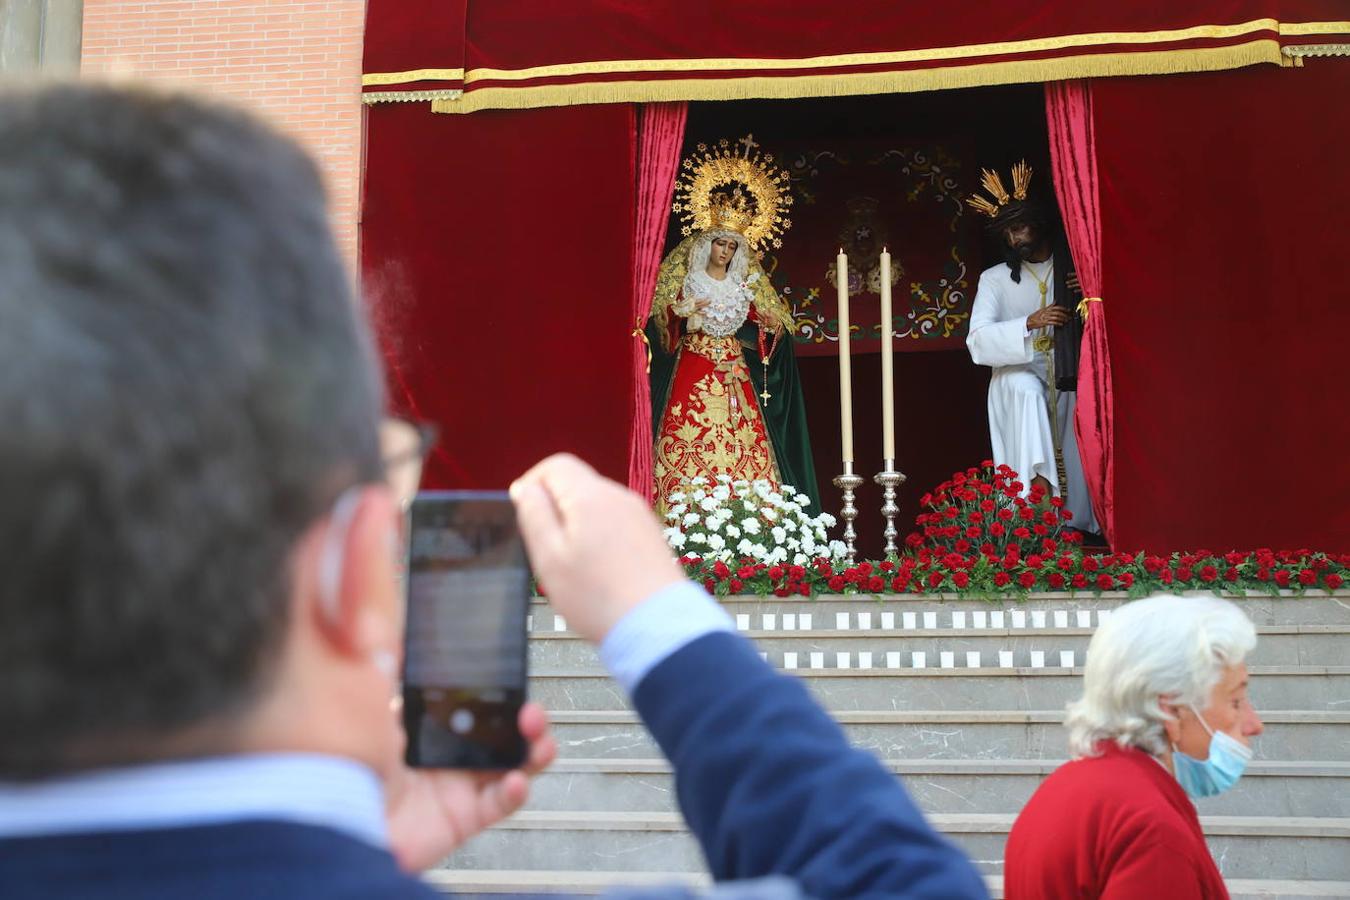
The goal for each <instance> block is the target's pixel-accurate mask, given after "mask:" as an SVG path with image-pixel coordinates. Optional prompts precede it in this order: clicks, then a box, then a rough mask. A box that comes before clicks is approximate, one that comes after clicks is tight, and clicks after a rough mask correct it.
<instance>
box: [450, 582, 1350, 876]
mask: <svg viewBox="0 0 1350 900" xmlns="http://www.w3.org/2000/svg"><path fill="white" fill-rule="evenodd" d="M1122 602H1124V598H1123V597H1122V596H1119V595H1109V594H1108V595H1104V596H1103V597H1100V598H1097V597H1085V598H1080V599H1077V600H1066V599H1065V598H1064V597H1062V596H1040V597H1033V598H1031V599H1029V600H1027V601H1025V602H1021V603H1017V602H1011V601H1010V602H1006V603H1002V604H990V603H984V602H980V601H968V600H967V601H957V600H950V601H946V602H942V601H940V600H938V599H936V598H933V599H924V600H891V599H887V600H884V601H878V600H875V599H872V598H870V597H825V598H819V599H817V600H779V599H777V598H765V599H761V598H754V597H747V598H739V597H738V598H728V599H727V600H726V601H725V605H726V608H727V610H728V612H730V613H731V614H732V616H733V617H734V618H735V620H736V622H737V625H738V627H739V628H740V629H741V631H742V633H744V634H745V635H746V636H747V637H749V638H751V639H753V640H754V641H755V642H756V643H757V644H758V645H759V647H760V650H761V652H762V653H763V654H764V655H765V657H766V659H768V661H769V662H770V663H772V664H773V665H775V666H778V667H779V668H782V669H784V670H786V671H790V672H793V673H794V674H796V675H798V676H799V677H801V678H803V679H805V680H806V682H807V683H808V684H809V685H810V687H811V688H812V690H813V691H814V692H815V694H816V696H817V697H819V698H820V699H821V701H822V702H823V703H824V704H825V705H826V706H827V707H828V708H829V709H830V711H831V712H832V713H833V714H834V715H835V717H836V718H837V719H838V720H839V721H840V722H841V723H842V724H843V726H844V728H845V729H846V731H847V732H848V733H849V735H850V737H851V738H852V740H853V741H854V743H855V744H857V745H858V746H861V747H865V748H867V749H869V750H871V751H873V752H874V753H876V755H877V756H878V757H879V758H880V759H881V760H882V761H883V763H884V764H885V765H886V766H887V768H889V769H890V770H891V771H893V772H895V773H896V774H897V776H899V777H901V778H903V779H904V782H905V786H906V788H907V789H908V790H909V792H910V794H911V796H913V797H914V799H915V801H916V802H917V803H918V804H919V805H920V806H921V807H922V808H923V809H924V811H925V812H926V813H927V814H928V816H929V819H930V821H931V822H932V823H933V824H934V826H935V827H937V828H939V829H940V830H941V831H943V832H944V833H946V834H948V835H950V836H951V837H952V838H953V840H955V841H956V842H957V843H958V844H960V845H961V846H962V847H963V848H964V849H965V850H966V852H967V853H968V854H969V855H970V856H971V858H972V859H973V860H974V861H975V862H976V864H977V865H978V866H979V867H980V869H981V870H982V871H984V872H985V873H986V877H987V879H988V881H989V886H990V890H991V892H992V893H993V894H994V895H995V896H1001V893H1002V890H1001V872H1002V858H1003V845H1004V841H1005V840H1006V838H1007V833H1008V829H1009V828H1011V826H1012V823H1013V820H1014V818H1015V817H1016V815H1017V812H1018V810H1019V809H1020V808H1021V806H1022V804H1023V803H1025V801H1026V800H1027V798H1028V797H1030V796H1031V793H1032V792H1033V791H1034V790H1035V789H1036V786H1037V785H1038V784H1039V783H1040V780H1041V779H1042V778H1044V777H1045V776H1046V775H1047V774H1049V773H1050V772H1051V771H1053V770H1054V768H1055V767H1056V766H1057V765H1059V764H1060V763H1061V762H1062V761H1063V760H1064V758H1065V755H1066V750H1065V735H1064V731H1063V728H1062V726H1061V722H1062V720H1063V710H1064V705H1065V703H1067V702H1068V701H1069V700H1071V699H1073V698H1074V697H1076V696H1077V694H1078V691H1079V688H1080V682H1081V676H1082V669H1081V666H1082V665H1083V661H1084V653H1085V650H1086V647H1087V643H1088V640H1089V638H1090V637H1091V634H1092V630H1093V628H1094V627H1095V626H1096V625H1097V624H1098V623H1100V621H1102V619H1103V617H1105V616H1109V615H1110V613H1111V611H1112V610H1113V609H1114V608H1116V607H1117V606H1119V605H1120V604H1121V603H1122ZM1237 602H1238V603H1239V604H1240V605H1241V606H1242V607H1243V608H1244V609H1245V611H1246V612H1247V614H1248V615H1249V616H1250V617H1251V618H1252V620H1253V621H1254V622H1255V623H1256V625H1257V628H1258V631H1259V642H1258V644H1257V649H1256V652H1255V655H1254V656H1253V658H1252V659H1250V660H1248V664H1249V667H1250V670H1251V674H1252V687H1251V694H1252V697H1253V701H1254V702H1255V704H1256V706H1257V709H1258V710H1259V711H1260V713H1261V715H1262V717H1263V719H1264V721H1265V723H1266V733H1265V734H1264V735H1263V736H1262V737H1261V738H1259V739H1258V741H1257V743H1256V759H1255V760H1254V761H1253V763H1252V764H1251V766H1250V768H1249V770H1248V774H1247V775H1246V776H1245V777H1244V778H1243V779H1242V781H1241V782H1240V783H1239V785H1238V787H1237V788H1235V789H1234V790H1233V791H1230V792H1229V793H1228V794H1225V795H1222V796H1220V797H1216V798H1212V799H1210V800H1206V801H1202V802H1201V803H1200V804H1199V809H1200V815H1201V820H1202V823H1203V825H1204V828H1205V832H1206V834H1207V835H1208V836H1209V842H1210V847H1211V849H1212V851H1213V852H1214V856H1215V859H1216V860H1217V861H1218V864H1219V868H1220V870H1221V871H1222V872H1223V874H1224V877H1225V878H1226V879H1227V880H1228V883H1229V888H1230V891H1231V892H1232V894H1233V896H1234V897H1235V898H1237V897H1277V896H1278V897H1287V898H1294V897H1350V592H1343V593H1340V594H1337V595H1335V596H1332V597H1326V596H1320V597H1314V596H1310V597H1304V598H1293V597H1289V598H1278V599H1277V598H1260V599H1256V598H1249V599H1241V600H1238V601H1237ZM531 628H532V640H531V648H530V652H531V666H532V676H531V696H532V697H533V699H536V700H539V701H540V702H542V703H543V704H544V705H545V706H546V707H548V709H549V710H550V712H551V714H552V718H553V722H554V731H555V733H556V735H557V737H558V741H559V744H560V748H561V754H560V759H559V760H558V762H557V763H555V764H554V766H553V767H552V769H550V770H549V772H548V773H546V774H545V775H543V776H542V777H541V778H540V779H539V780H538V782H537V783H536V785H535V788H534V791H533V796H532V799H531V802H530V804H529V806H528V807H527V808H526V809H525V810H524V811H522V812H521V813H518V814H517V815H516V816H515V817H513V818H512V819H511V820H509V821H508V822H506V823H504V824H503V825H501V826H498V827H497V828H495V829H493V830H492V831H490V832H488V833H486V834H484V835H481V836H480V837H478V838H476V839H475V840H474V841H472V842H470V843H469V844H468V845H467V846H466V847H464V848H462V849H461V850H460V851H459V852H458V853H456V854H455V855H453V856H452V857H450V859H448V860H447V861H446V862H445V864H444V866H443V868H441V869H439V870H437V871H436V872H433V873H431V875H430V876H429V877H430V880H431V881H432V883H433V884H435V885H437V886H441V887H444V888H445V889H447V890H454V891H455V892H456V893H458V894H460V895H467V896H471V897H472V896H483V897H490V896H493V895H500V894H502V893H538V894H549V893H574V894H589V893H599V892H600V891H601V890H602V889H603V888H605V887H606V886H612V885H614V884H618V883H624V884H648V883H652V882H661V881H672V880H674V881H681V882H687V883H695V884H697V883H703V882H706V875H705V874H703V861H702V857H701V854H700V851H699V848H698V846H697V844H696V843H695V841H694V840H693V838H692V837H690V836H689V835H688V834H687V833H686V832H685V830H684V826H683V823H682V821H681V819H680V816H679V813H678V812H677V810H676V805H675V797H674V792H673V786H672V778H671V774H670V770H669V767H668V765H667V764H666V762H665V760H664V759H663V758H662V757H661V754H660V753H659V751H658V750H657V749H656V747H655V745H654V743H653V742H652V740H651V739H650V738H649V737H648V736H647V735H646V733H645V731H644V730H643V728H642V726H641V724H640V723H639V722H638V720H637V718H636V717H635V716H634V714H633V713H632V712H631V711H630V710H629V709H628V707H627V704H626V702H625V700H624V698H623V694H622V692H621V691H620V690H619V688H618V687H617V685H615V684H614V683H613V682H612V681H610V680H609V679H608V677H607V676H606V675H605V673H604V671H603V670H602V669H601V668H600V666H599V663H598V662H597V660H596V657H595V653H594V651H593V650H592V649H591V648H590V647H588V646H587V645H586V644H585V643H583V642H582V641H581V640H580V639H579V638H577V637H576V636H575V635H574V634H572V633H570V632H569V631H567V628H566V623H565V622H563V621H562V620H561V618H560V617H558V616H556V615H555V614H554V613H553V612H552V610H551V609H550V608H549V607H548V606H546V605H543V604H542V603H541V604H539V605H537V606H536V607H535V609H534V612H533V615H532V616H531Z"/></svg>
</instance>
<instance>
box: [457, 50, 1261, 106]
mask: <svg viewBox="0 0 1350 900" xmlns="http://www.w3.org/2000/svg"><path fill="white" fill-rule="evenodd" d="M1283 58H1284V57H1283V54H1282V53H1281V52H1280V43H1279V41H1278V40H1276V39H1274V38H1263V39H1260V40H1255V41H1249V42H1247V43H1245V44H1234V45H1231V46H1226V47H1197V48H1190V49H1185V50H1153V51H1143V52H1138V53H1094V54H1086V55H1082V56H1067V57H1059V58H1055V59H1036V60H1007V61H1003V62H993V63H975V64H972V65H968V66H953V67H946V68H940V69H915V70H909V71H904V72H850V73H844V74H837V75H799V76H781V77H773V76H757V77H750V78H726V79H721V78H719V79H678V80H677V79H667V80H659V81H610V82H589V83H581V84H553V85H539V86H536V87H522V88H482V89H480V90H476V91H469V92H467V93H465V94H464V95H463V96H462V97H460V98H459V99H457V100H433V101H432V104H431V109H432V112H436V113H470V112H477V111H479V110H485V109H536V108H538V107H544V106H571V105H577V104H586V103H657V102H664V101H669V100H783V99H792V98H797V97H843V96H851V95H859V94H889V93H910V92H916V91H938V90H952V89H956V88H968V87H986V86H989V85H996V84H1025V83H1028V82H1041V81H1062V80H1066V79H1070V78H1100V77H1106V76H1113V75H1173V74H1177V73H1181V72H1213V71H1219V70H1223V69H1236V68H1240V67H1242V66H1252V65H1258V64H1262V63H1268V64H1271V65H1279V64H1280V63H1281V61H1282V59H1283Z"/></svg>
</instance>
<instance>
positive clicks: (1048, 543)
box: [1041, 538, 1059, 555]
mask: <svg viewBox="0 0 1350 900" xmlns="http://www.w3.org/2000/svg"><path fill="white" fill-rule="evenodd" d="M1041 549H1042V550H1044V551H1045V553H1046V555H1049V554H1051V553H1054V552H1055V551H1057V550H1058V549H1059V542H1058V541H1056V540H1055V539H1054V538H1046V539H1045V540H1043V541H1041Z"/></svg>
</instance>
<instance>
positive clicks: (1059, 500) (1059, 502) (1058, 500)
mask: <svg viewBox="0 0 1350 900" xmlns="http://www.w3.org/2000/svg"><path fill="white" fill-rule="evenodd" d="M1050 505H1051V506H1053V507H1054V508H1055V509H1060V508H1061V507H1063V506H1064V498H1063V497H1051V498H1050Z"/></svg>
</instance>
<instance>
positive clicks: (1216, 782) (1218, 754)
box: [1172, 706, 1252, 800]
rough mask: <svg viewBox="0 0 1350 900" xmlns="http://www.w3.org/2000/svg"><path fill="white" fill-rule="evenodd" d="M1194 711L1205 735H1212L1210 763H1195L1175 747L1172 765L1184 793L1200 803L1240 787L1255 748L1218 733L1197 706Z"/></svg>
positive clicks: (1201, 761) (1198, 761) (1206, 760)
mask: <svg viewBox="0 0 1350 900" xmlns="http://www.w3.org/2000/svg"><path fill="white" fill-rule="evenodd" d="M1191 711H1192V712H1194V713H1195V717H1196V718H1197V719H1199V720H1200V724H1201V725H1203V726H1205V731H1208V732H1209V737H1210V741H1209V759H1205V760H1199V759H1195V758H1194V757H1191V756H1187V755H1186V754H1185V753H1182V752H1181V751H1180V750H1178V749H1176V747H1173V748H1172V764H1173V766H1175V768H1176V773H1177V781H1178V782H1180V784H1181V789H1182V790H1183V791H1185V792H1186V793H1187V794H1188V795H1189V796H1190V797H1191V798H1192V799H1196V800H1198V799H1200V798H1201V797H1213V796H1214V795H1216V794H1222V793H1223V792H1224V791H1226V790H1228V789H1229V788H1231V787H1232V786H1233V785H1235V784H1237V781H1238V779H1239V778H1241V777H1242V772H1243V771H1244V770H1245V769H1246V768H1247V762H1248V761H1249V760H1250V759H1251V758H1252V748H1250V747H1248V746H1247V745H1245V744H1243V743H1242V742H1241V741H1238V740H1236V739H1235V738H1232V737H1229V736H1228V735H1227V734H1226V733H1224V732H1222V731H1219V732H1215V731H1214V729H1212V728H1210V727H1209V723H1208V722H1206V721H1205V717H1204V716H1202V715H1200V711H1199V710H1198V709H1196V708H1195V707H1194V706H1192V707H1191Z"/></svg>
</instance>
